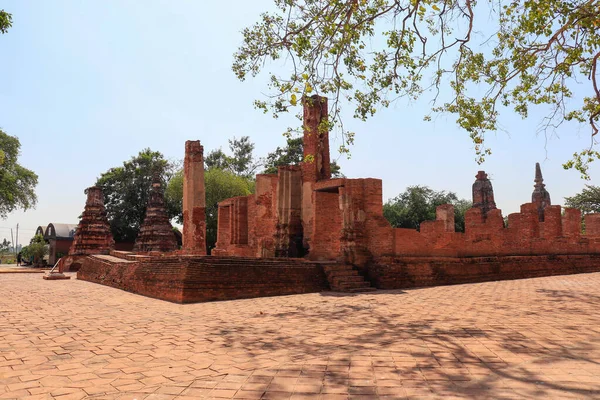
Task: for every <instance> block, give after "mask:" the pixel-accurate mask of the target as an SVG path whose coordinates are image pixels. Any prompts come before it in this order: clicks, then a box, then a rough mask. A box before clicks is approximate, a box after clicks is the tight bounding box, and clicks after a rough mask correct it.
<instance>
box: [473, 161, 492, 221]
mask: <svg viewBox="0 0 600 400" xmlns="http://www.w3.org/2000/svg"><path fill="white" fill-rule="evenodd" d="M475 178H477V179H476V180H475V183H473V208H479V209H480V210H481V214H482V216H483V218H486V217H487V213H488V211H490V210H495V209H496V202H495V201H494V188H493V187H492V182H490V180H489V178H488V175H487V174H486V173H485V171H478V172H477V175H476V176H475Z"/></svg>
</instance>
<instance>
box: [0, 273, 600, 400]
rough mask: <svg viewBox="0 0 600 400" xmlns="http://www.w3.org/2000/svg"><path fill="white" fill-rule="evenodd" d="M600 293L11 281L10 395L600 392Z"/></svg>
mask: <svg viewBox="0 0 600 400" xmlns="http://www.w3.org/2000/svg"><path fill="white" fill-rule="evenodd" d="M73 278H74V276H73ZM598 288H600V273H599V274H582V275H570V276H557V277H547V278H538V279H527V280H518V281H502V282H488V283H481V284H471V285H456V286H446V287H435V288H426V289H413V290H403V291H401V290H397V291H377V292H372V293H367V294H360V295H343V294H338V293H317V294H307V295H297V296H281V297H269V298H259V299H250V300H238V301H226V302H215V303H204V304H192V305H177V304H171V303H167V302H163V301H160V300H155V299H150V298H146V297H142V296H137V295H133V294H130V293H127V292H123V291H120V290H116V289H112V288H108V287H105V286H101V285H95V284H92V283H89V282H82V281H78V280H76V279H71V280H68V281H44V280H42V279H41V277H40V276H39V275H35V274H2V275H0V399H50V400H55V399H62V400H68V399H83V398H90V399H138V400H142V399H180V400H185V399H209V398H214V399H248V400H251V399H267V400H268V399H285V400H290V399H321V400H327V399H330V400H342V399H343V400H348V399H405V398H409V399H413V398H440V399H442V398H443V399H446V400H447V399H454V398H457V399H470V398H494V399H516V398H544V399H549V398H556V399H571V398H573V399H581V398H600V365H599V364H598V360H600V314H599V313H598V312H597V310H598V309H599V307H600V290H599V289H598Z"/></svg>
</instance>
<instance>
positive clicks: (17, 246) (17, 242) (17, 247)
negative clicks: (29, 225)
mask: <svg viewBox="0 0 600 400" xmlns="http://www.w3.org/2000/svg"><path fill="white" fill-rule="evenodd" d="M18 251H19V224H17V241H16V244H15V254H16V253H17V252H18Z"/></svg>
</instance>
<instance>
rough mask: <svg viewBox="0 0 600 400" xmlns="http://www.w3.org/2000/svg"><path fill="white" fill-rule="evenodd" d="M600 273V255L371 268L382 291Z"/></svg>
mask: <svg viewBox="0 0 600 400" xmlns="http://www.w3.org/2000/svg"><path fill="white" fill-rule="evenodd" d="M599 271H600V255H598V254H590V255H544V256H502V257H470V258H444V257H398V258H394V259H389V260H387V262H380V263H379V264H377V265H371V266H369V267H368V268H367V271H366V273H367V278H368V279H369V280H370V281H371V284H372V285H373V286H375V287H377V288H378V289H403V288H412V287H424V286H440V285H453V284H461V283H473V282H486V281H497V280H507V279H523V278H535V277H541V276H552V275H568V274H579V273H586V272H599Z"/></svg>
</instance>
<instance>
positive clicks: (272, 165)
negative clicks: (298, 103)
mask: <svg viewBox="0 0 600 400" xmlns="http://www.w3.org/2000/svg"><path fill="white" fill-rule="evenodd" d="M302 161H304V140H303V138H302V137H297V138H288V139H287V143H286V146H285V147H283V148H281V147H279V146H278V147H277V148H276V149H275V151H273V152H271V153H269V154H267V157H265V158H264V160H263V167H264V171H263V173H265V174H276V173H277V167H279V166H282V165H299V164H300V163H301V162H302ZM331 176H332V177H334V178H339V177H342V176H343V174H342V173H341V172H340V166H339V165H338V164H337V163H336V162H335V161H331Z"/></svg>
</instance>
